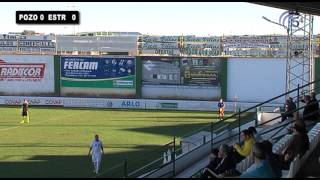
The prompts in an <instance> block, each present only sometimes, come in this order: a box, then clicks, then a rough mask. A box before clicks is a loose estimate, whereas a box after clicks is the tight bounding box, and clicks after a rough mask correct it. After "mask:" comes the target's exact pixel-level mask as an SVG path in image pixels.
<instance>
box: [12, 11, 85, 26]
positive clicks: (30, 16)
mask: <svg viewBox="0 0 320 180" xmlns="http://www.w3.org/2000/svg"><path fill="white" fill-rule="evenodd" d="M79 22H80V13H79V11H16V23H17V24H79Z"/></svg>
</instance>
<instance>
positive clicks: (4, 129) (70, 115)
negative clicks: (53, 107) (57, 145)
mask: <svg viewBox="0 0 320 180" xmlns="http://www.w3.org/2000/svg"><path fill="white" fill-rule="evenodd" d="M86 111H87V110H85V111H82V112H80V113H74V114H69V115H67V116H64V117H72V116H74V115H76V114H83V113H85V112H86ZM54 120H58V119H57V118H56V119H46V120H43V121H37V122H36V123H32V125H33V124H39V123H43V122H46V121H54ZM27 126H28V125H27ZM19 127H25V126H23V125H19V126H14V127H8V128H3V129H0V131H6V130H10V129H16V128H19Z"/></svg>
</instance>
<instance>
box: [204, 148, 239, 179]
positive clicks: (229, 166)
mask: <svg viewBox="0 0 320 180" xmlns="http://www.w3.org/2000/svg"><path fill="white" fill-rule="evenodd" d="M219 158H220V159H221V161H220V163H219V164H218V166H217V167H216V168H215V169H213V170H208V169H207V170H208V172H209V173H210V175H209V176H208V177H213V178H217V177H224V176H233V175H239V173H238V172H237V171H236V165H237V162H236V159H235V158H234V157H233V155H232V153H231V150H230V147H229V146H227V145H225V144H223V145H221V146H220V149H219Z"/></svg>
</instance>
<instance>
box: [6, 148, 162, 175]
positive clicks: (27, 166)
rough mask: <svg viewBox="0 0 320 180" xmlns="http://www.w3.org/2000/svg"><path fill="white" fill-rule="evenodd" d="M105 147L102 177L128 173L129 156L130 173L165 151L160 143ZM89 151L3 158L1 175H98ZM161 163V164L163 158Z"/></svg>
mask: <svg viewBox="0 0 320 180" xmlns="http://www.w3.org/2000/svg"><path fill="white" fill-rule="evenodd" d="M86 150H87V149H86ZM22 151H23V149H22ZM105 151H106V152H107V154H106V155H104V156H103V159H102V164H101V174H100V176H98V177H124V161H125V160H126V159H127V165H128V166H127V172H128V173H130V172H132V171H134V170H136V169H137V168H139V167H142V166H143V165H145V164H146V163H148V162H149V161H153V160H154V159H153V158H161V156H162V154H163V152H164V150H163V147H162V146H156V145H137V146H135V147H134V148H132V149H130V151H121V152H110V153H108V148H106V149H105ZM86 153H87V151H85V152H83V154H84V155H34V156H32V157H31V158H29V159H26V160H23V161H12V160H10V161H9V160H7V161H4V160H1V161H0V178H40V177H43V178H46V177H47V178H90V177H95V174H94V173H93V165H92V162H91V156H88V155H86ZM12 156H15V155H8V157H7V158H14V157H12ZM20 156H22V155H20ZM2 157H4V156H2ZM159 163H160V164H161V163H162V161H161V162H160V161H159ZM160 164H159V165H160Z"/></svg>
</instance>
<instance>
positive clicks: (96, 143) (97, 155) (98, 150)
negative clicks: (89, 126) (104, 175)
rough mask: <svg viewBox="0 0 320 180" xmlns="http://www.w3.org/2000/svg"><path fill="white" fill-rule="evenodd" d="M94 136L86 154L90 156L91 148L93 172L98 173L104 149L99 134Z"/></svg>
mask: <svg viewBox="0 0 320 180" xmlns="http://www.w3.org/2000/svg"><path fill="white" fill-rule="evenodd" d="M94 138H95V139H94V140H93V141H92V143H91V146H90V150H89V153H88V155H89V156H90V152H91V150H92V162H93V165H94V173H96V174H98V173H99V167H100V163H101V158H102V155H103V154H104V151H103V145H102V142H101V141H100V140H99V136H98V135H97V134H96V135H95V136H94Z"/></svg>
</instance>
